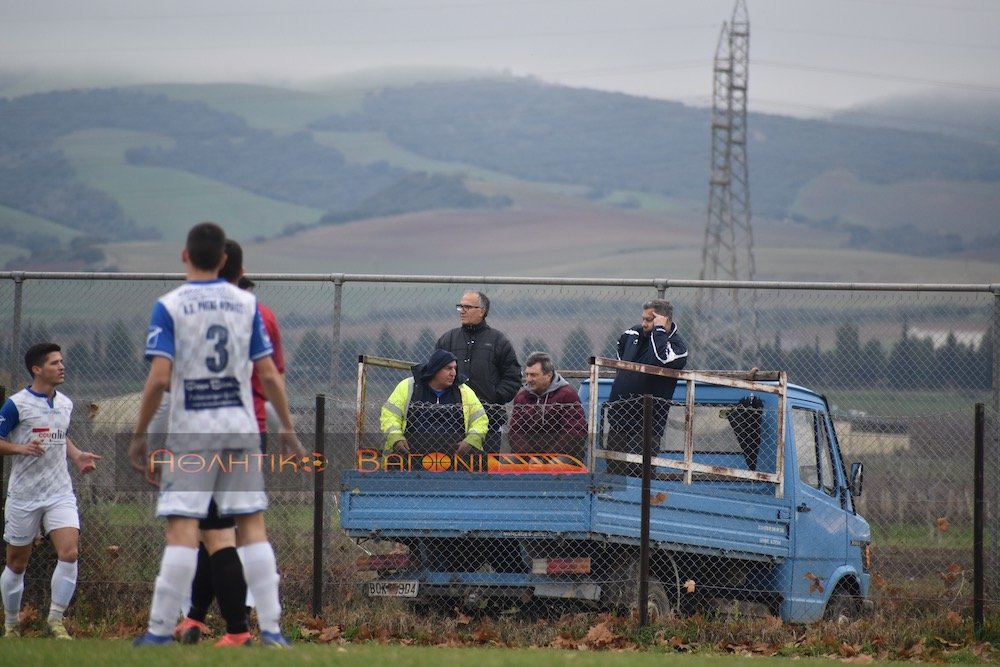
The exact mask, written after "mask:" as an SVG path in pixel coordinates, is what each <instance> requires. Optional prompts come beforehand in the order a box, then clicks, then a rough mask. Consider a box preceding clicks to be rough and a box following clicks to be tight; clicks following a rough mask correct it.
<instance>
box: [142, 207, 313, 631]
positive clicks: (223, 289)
mask: <svg viewBox="0 0 1000 667" xmlns="http://www.w3.org/2000/svg"><path fill="white" fill-rule="evenodd" d="M225 242H226V236H225V232H224V231H223V230H222V228H221V227H219V226H218V225H216V224H214V223H211V222H203V223H200V224H198V225H195V226H194V227H192V228H191V230H190V232H188V238H187V243H186V245H185V247H184V250H183V252H182V253H181V259H182V261H183V262H184V265H185V269H186V275H187V282H186V283H185V284H184V285H182V286H181V287H178V288H177V289H175V290H172V291H171V292H168V293H167V294H165V295H164V296H162V297H160V299H159V300H157V302H156V304H155V305H154V306H153V313H152V316H151V320H150V327H149V333H148V335H147V338H146V357H147V358H148V359H150V361H151V364H150V369H149V375H148V377H147V379H146V385H145V388H144V389H143V394H142V401H141V403H140V406H139V416H138V419H137V422H136V426H135V430H134V431H133V436H132V444H131V446H130V447H129V463H130V464H131V465H132V467H133V468H135V469H136V470H137V471H139V472H141V473H143V474H144V475H146V476H147V478H150V479H157V480H158V483H159V486H160V494H159V499H158V500H157V506H156V513H157V516H162V517H166V518H167V528H166V543H167V544H166V547H165V548H164V550H163V559H162V561H161V563H160V572H159V575H158V576H157V578H156V583H155V586H154V590H153V601H152V605H151V607H150V612H149V625H148V628H147V630H146V633H145V634H143V635H142V636H140V637H138V638H137V639H136V641H135V642H134V643H135V644H136V645H137V646H141V645H147V644H166V643H170V642H172V641H173V636H172V633H173V629H174V620H175V618H176V614H177V610H178V609H179V608H180V606H181V603H182V601H183V598H184V596H185V595H186V594H187V592H188V591H190V590H191V580H192V578H193V577H194V573H195V567H196V563H197V556H198V520H199V519H202V518H205V517H206V515H207V513H208V506H209V503H210V501H212V500H213V499H214V500H215V503H216V505H217V507H218V511H219V514H220V515H221V516H235V517H236V527H237V530H238V532H239V534H240V539H241V542H242V543H243V544H244V545H245V546H244V548H243V549H242V550H241V554H242V555H243V556H244V561H243V568H244V573H245V575H246V581H247V585H248V587H249V588H250V590H251V592H252V593H253V596H254V599H255V600H256V603H257V621H258V625H259V626H260V630H261V636H260V638H261V641H262V642H263V643H264V644H265V645H267V646H278V647H283V646H288V642H287V640H286V639H285V638H284V636H283V635H282V634H281V627H280V617H281V606H280V603H279V601H278V580H279V577H278V569H277V563H276V561H275V556H274V550H273V548H272V547H271V544H270V542H269V541H268V538H267V531H266V529H265V525H264V515H263V511H264V509H266V507H267V496H266V495H265V493H264V490H263V470H262V469H261V466H260V465H255V464H254V462H259V461H261V460H262V459H261V458H260V446H259V443H260V436H259V433H258V430H257V420H256V417H255V416H254V409H253V397H252V395H251V387H250V376H251V373H252V372H253V370H254V369H255V368H256V370H257V373H258V376H259V377H260V379H261V382H262V383H263V387H264V393H265V394H266V396H267V398H268V400H270V401H271V402H272V403H273V404H274V406H275V409H276V410H277V411H278V415H279V418H280V421H281V427H280V428H279V431H278V435H279V440H280V443H281V451H282V454H284V455H286V456H297V457H301V456H302V455H304V454H305V450H304V449H303V447H302V444H301V443H300V442H299V440H298V438H297V437H296V435H295V432H294V430H293V426H292V418H291V414H290V413H289V411H288V402H287V400H286V398H285V387H284V380H283V379H282V376H281V374H280V373H279V372H278V369H277V368H276V367H275V365H274V362H273V361H272V360H271V354H272V348H271V343H270V340H269V339H268V337H267V332H266V330H265V329H264V326H263V323H262V321H261V317H260V313H259V312H258V310H257V300H256V297H254V296H253V294H251V293H249V292H246V291H244V290H241V289H239V288H238V287H236V286H235V285H232V284H230V283H228V282H226V281H225V280H222V279H220V278H218V272H219V269H220V268H221V267H222V265H223V263H224V262H225V259H226V255H225V251H224V247H225ZM167 387H170V389H171V391H170V400H171V406H170V418H169V429H168V430H169V433H168V435H167V443H166V447H165V449H166V450H168V451H167V452H152V453H147V451H146V446H147V438H146V431H147V428H148V426H149V422H150V420H151V419H152V417H153V414H154V413H155V412H156V410H157V408H158V407H159V405H160V400H161V399H162V397H163V392H164V390H165V389H166V388H167ZM181 456H183V457H184V460H185V462H186V464H185V465H180V464H179V463H178V458H177V457H181ZM198 460H201V461H203V464H202V465H200V466H198V465H191V463H192V462H193V461H194V462H196V461H198ZM227 462H228V464H227Z"/></svg>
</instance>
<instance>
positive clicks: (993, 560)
mask: <svg viewBox="0 0 1000 667" xmlns="http://www.w3.org/2000/svg"><path fill="white" fill-rule="evenodd" d="M992 289H993V327H992V336H993V412H992V413H990V414H991V415H992V416H991V417H990V420H991V423H992V424H993V427H992V428H991V429H990V448H991V451H992V454H993V455H992V456H991V457H990V462H991V464H992V465H991V471H992V474H993V476H994V478H995V477H996V476H997V475H1000V427H998V426H997V420H998V419H1000V285H992ZM984 444H985V443H984ZM990 486H991V487H992V489H993V492H992V493H991V494H990V496H991V498H990V505H991V506H992V508H993V518H992V521H991V522H990V523H991V525H990V562H989V563H988V565H989V571H990V573H991V575H990V579H991V581H992V584H991V586H990V589H991V594H992V597H993V599H994V600H996V599H998V598H1000V484H991V485H990Z"/></svg>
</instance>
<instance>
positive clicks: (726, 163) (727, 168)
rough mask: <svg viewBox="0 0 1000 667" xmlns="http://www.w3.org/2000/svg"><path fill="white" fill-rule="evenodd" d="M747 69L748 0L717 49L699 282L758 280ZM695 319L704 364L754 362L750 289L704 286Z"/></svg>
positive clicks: (736, 11)
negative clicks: (749, 161) (749, 163)
mask: <svg viewBox="0 0 1000 667" xmlns="http://www.w3.org/2000/svg"><path fill="white" fill-rule="evenodd" d="M749 74H750V19H749V16H748V14H747V8H746V3H745V1H744V0H736V6H735V7H734V9H733V16H732V21H730V22H729V23H723V24H722V31H721V33H720V34H719V43H718V46H717V47H716V50H715V66H714V76H715V78H714V85H713V89H712V155H711V160H712V162H711V173H710V177H709V195H708V219H707V222H706V224H705V242H704V246H703V247H702V257H701V274H700V275H699V278H700V279H701V280H753V279H754V277H755V274H756V268H755V265H754V256H753V232H752V229H751V226H750V184H749V171H748V168H747V83H748V79H749ZM694 325H695V326H694V329H695V331H696V332H697V333H696V336H695V340H696V342H697V346H698V349H693V350H692V352H693V354H694V355H696V356H697V358H698V359H699V365H700V366H701V367H703V368H732V369H741V368H747V367H750V366H753V365H755V360H756V358H757V356H758V355H757V351H758V349H759V341H758V335H757V307H756V296H755V294H754V293H753V291H752V290H742V291H741V290H736V289H718V288H701V289H699V290H698V295H697V299H696V305H695V322H694Z"/></svg>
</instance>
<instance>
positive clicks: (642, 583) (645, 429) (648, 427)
mask: <svg viewBox="0 0 1000 667" xmlns="http://www.w3.org/2000/svg"><path fill="white" fill-rule="evenodd" d="M652 458H653V397H652V396H651V395H649V394H644V395H643V397H642V505H641V507H642V509H641V513H640V515H639V600H638V605H639V626H640V627H643V626H645V625H647V624H648V623H649V608H648V605H647V604H646V598H648V597H649V502H650V501H649V482H650V479H651V477H652V474H651V470H650V468H651V467H652Z"/></svg>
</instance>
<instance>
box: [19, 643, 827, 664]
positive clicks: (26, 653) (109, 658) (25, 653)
mask: <svg viewBox="0 0 1000 667" xmlns="http://www.w3.org/2000/svg"><path fill="white" fill-rule="evenodd" d="M0 641H2V640H0ZM2 656H3V657H2V662H3V663H4V664H9V665H50V666H51V665H80V664H91V665H95V664H106V665H111V664H115V665H123V664H139V663H140V662H141V664H142V665H143V667H158V666H160V665H163V666H164V667H174V666H175V665H212V666H213V667H222V666H223V665H240V666H241V667H251V666H252V665H266V666H267V667H282V666H283V665H329V664H335V665H338V666H342V667H350V666H352V665H357V666H358V667H370V666H371V665H394V666H395V667H421V666H424V665H427V666H434V667H447V666H449V665H470V664H475V665H478V667H550V666H551V667H558V666H560V665H566V666H572V667H619V666H620V667H646V666H647V665H648V666H649V667H658V666H661V665H664V664H675V665H709V666H713V665H736V664H739V663H740V662H741V661H743V660H745V659H746V657H745V656H743V655H740V654H734V655H705V654H704V653H699V654H696V655H685V654H683V653H678V652H676V651H674V650H672V649H659V650H651V651H648V652H636V651H625V652H614V651H579V650H557V649H536V648H519V649H511V648H439V647H427V646H399V645H377V644H360V645H359V644H347V645H342V644H330V645H325V644H296V645H294V646H293V647H292V649H291V650H288V651H276V650H265V649H263V648H261V647H259V646H258V647H253V648H246V649H243V648H241V649H231V650H222V649H216V648H214V647H213V646H211V645H210V644H209V645H200V646H193V647H192V646H165V647H144V648H134V647H132V646H131V645H130V644H129V642H127V641H125V640H100V639H77V640H76V641H74V642H57V641H54V640H51V639H32V638H24V639H18V640H10V641H9V643H8V642H4V644H3V653H2ZM753 664H754V665H759V666H760V667H766V666H769V665H787V664H788V658H783V657H755V658H754V663H753ZM795 664H796V665H827V666H828V665H830V664H831V661H830V659H829V658H820V657H816V658H809V657H803V658H797V659H796V662H795Z"/></svg>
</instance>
